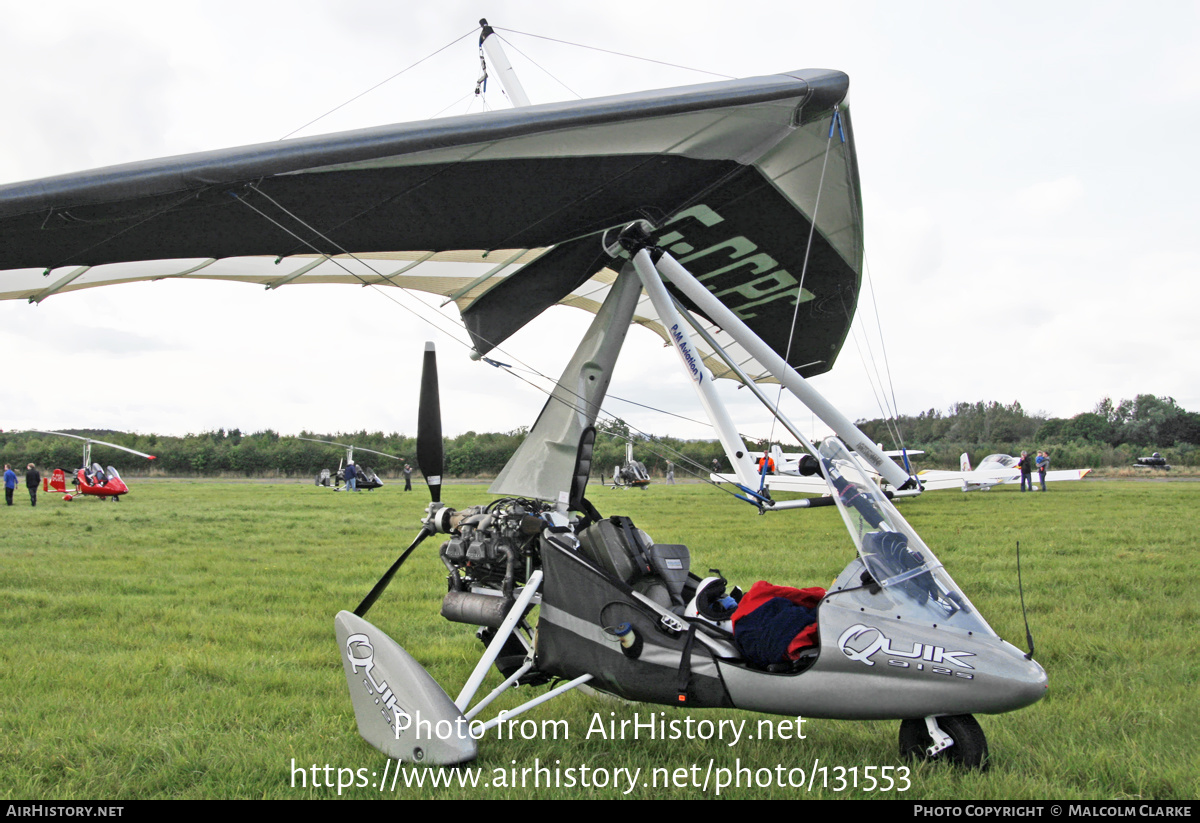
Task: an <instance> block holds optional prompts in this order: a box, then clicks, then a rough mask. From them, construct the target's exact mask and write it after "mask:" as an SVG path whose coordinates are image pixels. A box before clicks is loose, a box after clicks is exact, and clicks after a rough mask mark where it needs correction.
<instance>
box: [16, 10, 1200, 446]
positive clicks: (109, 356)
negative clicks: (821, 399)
mask: <svg viewBox="0 0 1200 823" xmlns="http://www.w3.org/2000/svg"><path fill="white" fill-rule="evenodd" d="M414 8H416V9H417V10H415V11H414ZM0 11H3V19H4V26H3V28H2V30H0V61H3V63H4V65H3V71H2V72H0V78H2V79H0V89H2V90H3V91H2V99H3V104H4V124H5V128H4V129H3V138H2V139H0V182H14V181H18V180H26V179H31V178H36V177H41V176H45V175H52V174H60V173H65V172H71V171H77V170H81V169H87V168H93V167H98V166H104V165H111V164H115V163H121V162H127V161H134V160H140V159H147V158H151V157H159V156H166V155H172V154H181V153H186V152H193V151H203V150H208V149H216V148H222V147H227V146H237V145H245V144H250V143H259V142H265V141H270V140H275V139H279V138H281V137H283V136H285V135H288V134H290V133H292V132H293V131H294V130H296V129H297V128H299V127H301V126H303V125H304V124H306V123H308V122H309V121H310V120H312V119H313V118H316V117H318V116H320V115H321V114H323V113H324V112H327V111H329V110H330V109H332V108H334V107H335V106H337V105H338V104H340V103H343V102H344V101H347V100H349V99H351V98H353V97H355V96H356V95H359V94H360V93H362V92H364V91H366V90H367V89H370V88H371V87H373V86H375V85H376V84H379V83H380V82H382V81H384V80H387V78H389V77H392V76H393V75H395V74H397V73H398V72H400V71H401V70H402V69H405V68H406V67H408V66H410V65H411V64H413V63H414V62H416V61H418V60H420V59H421V58H424V57H426V56H428V55H430V54H432V53H433V52H435V51H437V50H438V49H441V48H442V47H444V46H449V47H448V48H446V49H445V50H443V51H441V52H440V53H439V54H437V55H436V56H434V57H432V58H430V59H429V60H427V61H425V62H424V63H421V64H420V65H419V66H418V67H416V68H414V69H412V70H411V71H408V72H406V73H404V74H402V75H401V76H399V77H397V78H395V79H392V80H390V81H388V82H387V83H385V84H384V85H382V86H381V87H380V88H378V89H376V90H374V91H372V92H370V93H368V94H366V95H364V96H363V97H361V98H359V99H358V100H355V101H354V102H352V103H350V104H349V105H347V106H345V107H344V108H343V109H341V110H339V111H338V112H336V113H335V114H333V115H330V116H328V117H325V118H323V119H322V120H320V121H319V122H318V123H317V124H315V125H313V126H310V127H307V128H305V129H303V130H302V131H300V132H298V133H299V134H303V135H311V134H318V133H322V132H332V131H338V130H342V129H349V128H359V127H364V126H373V125H379V124H383V123H389V122H404V121H410V120H421V119H425V118H428V117H431V116H435V115H438V114H460V113H465V112H467V111H472V110H473V111H477V110H479V103H478V102H476V101H475V99H474V87H475V79H476V77H477V75H478V74H479V61H478V56H477V47H476V43H477V37H478V35H477V33H474V34H471V32H472V31H473V30H474V29H476V27H477V23H478V20H479V18H480V17H487V18H488V19H489V20H490V22H491V23H492V24H493V25H494V26H496V27H497V28H499V29H507V30H515V32H528V33H533V34H538V35H541V36H543V37H545V38H554V39H558V40H565V41H570V42H573V43H582V44H586V45H591V46H595V47H598V48H603V49H607V50H609V51H612V52H620V53H622V54H631V55H637V56H640V57H646V58H652V59H654V60H658V61H662V63H668V64H675V65H678V66H686V67H692V68H696V69H704V70H706V71H708V72H712V73H714V74H715V75H728V76H737V77H746V76H753V75H761V74H772V73H777V72H782V71H789V70H793V69H800V68H811V67H819V68H834V69H840V70H843V71H845V72H847V73H848V74H849V75H850V78H851V93H850V106H851V110H852V112H853V117H854V126H855V135H856V138H857V143H858V157H859V164H860V169H861V174H862V187H863V199H864V213H865V221H866V255H867V267H868V275H869V278H870V283H871V285H872V286H873V288H874V296H873V297H872V296H871V293H870V292H869V291H868V292H864V298H863V300H862V301H861V302H860V307H859V312H860V315H867V316H868V317H869V320H870V323H869V328H870V329H871V331H870V332H869V333H870V334H871V335H872V337H873V343H872V345H871V350H872V351H873V353H874V355H875V357H876V359H877V361H878V365H871V366H869V368H870V369H872V370H876V369H878V370H879V371H883V368H884V367H883V364H882V361H880V360H878V359H879V358H880V356H881V350H880V345H879V343H878V330H877V329H876V323H875V314H876V311H878V315H879V319H880V323H881V326H882V335H883V340H884V343H885V345H886V352H887V357H888V365H889V369H890V376H891V380H892V383H893V385H894V389H893V388H888V389H886V391H888V392H889V393H890V392H891V391H893V390H894V393H895V398H896V402H897V404H898V406H899V409H900V411H901V412H904V413H916V412H917V411H920V410H924V409H930V408H936V409H941V410H943V411H944V410H946V409H947V408H948V407H949V406H950V404H952V403H953V402H955V401H958V400H966V401H975V400H997V401H1000V402H1004V403H1011V402H1013V401H1019V402H1020V403H1021V404H1022V406H1024V407H1025V408H1026V409H1027V410H1029V411H1032V412H1045V413H1047V414H1049V415H1051V416H1064V417H1069V416H1072V415H1075V414H1078V413H1080V412H1083V411H1089V410H1091V409H1092V408H1093V407H1094V406H1095V404H1096V403H1097V402H1098V401H1099V400H1100V399H1101V398H1102V397H1104V396H1105V395H1110V396H1112V397H1114V398H1122V397H1133V396H1134V395H1136V394H1139V393H1151V394H1157V395H1170V396H1173V397H1175V399H1176V400H1177V401H1179V403H1180V404H1182V405H1183V406H1184V407H1186V408H1188V409H1191V410H1200V357H1198V356H1197V350H1198V349H1200V331H1198V328H1200V323H1198V322H1197V320H1198V315H1200V311H1198V308H1197V302H1198V301H1197V297H1198V295H1200V284H1198V283H1197V280H1196V274H1197V271H1198V270H1200V252H1198V251H1197V243H1196V241H1195V239H1194V233H1195V231H1196V228H1195V227H1196V225H1197V224H1198V223H1200V219H1198V218H1200V208H1198V207H1197V205H1196V198H1197V192H1200V164H1198V163H1197V162H1196V159H1195V151H1196V149H1195V143H1196V136H1195V135H1196V131H1197V130H1196V126H1197V125H1198V124H1200V106H1198V100H1200V50H1197V49H1196V44H1197V43H1200V26H1198V18H1200V5H1197V4H1195V3H1192V2H1177V3H1173V2H1160V3H1155V4H1152V5H1147V4H1134V3H1127V2H1115V3H1105V2H1095V1H1093V2H1055V3H1045V2H1036V3H1035V2H1007V3H1003V4H999V3H994V4H985V3H961V2H938V3H929V2H910V3H895V2H879V3H870V2H844V3H809V2H798V1H797V0H790V1H789V2H778V3H777V2H755V1H754V0H743V2H739V3H736V4H734V3H729V2H697V0H689V2H654V3H621V2H618V3H608V4H603V5H602V6H597V5H595V4H587V5H586V6H585V4H576V3H549V2H504V1H503V0H491V2H459V1H458V0H445V1H444V2H440V3H436V4H434V3H416V2H407V3H401V2H367V1H366V0H363V1H362V2H338V3H333V2H297V0H289V1H288V2H255V0H242V2H237V3H233V2H219V1H218V2H214V0H205V2H172V3H162V2H156V3H148V2H147V3H143V2H116V3H110V4H97V3H92V2H61V1H60V2H56V3H50V4H33V3H28V2H9V0H0ZM501 33H502V35H503V37H504V39H505V43H506V47H507V49H508V53H509V56H510V58H511V59H512V60H513V63H514V64H515V66H516V68H517V71H518V73H519V74H520V76H521V79H522V81H523V82H524V84H525V85H526V88H527V90H528V92H529V95H530V97H531V98H532V99H533V101H534V102H550V101H553V100H564V99H573V98H574V97H575V96H576V95H578V96H581V97H592V96H597V95H603V94H612V93H620V92H627V91H635V90H639V89H645V88H659V87H667V86H675V85H684V84H688V83H694V82H706V81H708V80H713V79H719V78H718V77H715V76H714V74H702V73H698V72H693V71H685V70H683V69H680V68H674V67H671V66H667V65H662V64H661V63H647V62H640V61H635V60H631V59H627V58H623V57H619V56H614V55H612V54H605V53H601V52H598V51H585V50H582V49H578V48H569V47H566V46H563V45H560V44H558V43H555V42H552V40H549V39H547V40H539V39H535V38H531V37H528V36H524V35H522V34H518V33H514V32H513V31H502V32H501ZM464 35H469V36H465V37H464ZM451 44H452V45H451ZM530 60H532V61H536V65H535V64H534V63H533V62H530ZM551 76H553V78H557V80H556V79H552V77H551ZM558 81H561V83H560V82H558ZM488 98H489V101H490V103H489V104H490V105H491V106H492V107H495V108H498V107H501V106H505V105H507V104H506V103H505V101H504V99H503V97H502V96H501V95H500V92H499V84H498V83H497V82H495V80H494V79H493V82H492V83H491V84H489V95H488ZM410 305H416V304H410ZM425 312H428V310H426V309H422V308H417V309H415V313H414V312H411V311H409V310H406V309H404V308H401V307H400V306H398V305H397V304H396V303H395V302H393V301H391V300H388V299H386V298H385V297H381V296H380V295H379V294H378V293H376V292H374V291H372V290H367V289H360V288H355V287H348V286H297V287H290V288H284V289H280V290H278V291H274V292H269V293H268V292H265V291H264V290H263V289H262V288H260V287H257V286H251V285H244V284H212V283H208V284H206V283H196V282H193V283H178V282H160V283H152V284H139V285H126V286H113V287H109V288H102V289H94V290H88V291H80V292H74V293H70V294H63V295H58V296H55V297H52V298H50V299H49V300H46V301H45V302H44V303H42V304H41V305H38V306H33V305H30V304H27V303H25V302H23V301H6V302H3V303H0V352H2V353H3V354H2V356H3V367H2V370H0V375H2V377H0V410H2V412H0V428H3V429H6V430H7V429H14V428H64V427H92V428H113V429H121V430H130V431H140V432H155V433H160V434H185V433H188V432H200V431H205V430H209V429H216V428H220V427H226V428H231V427H238V428H241V429H242V430H244V431H257V430H261V429H265V428H272V429H275V430H277V431H280V432H283V433H298V432H299V431H300V430H302V429H307V430H309V431H317V432H335V431H342V432H352V431H357V430H362V429H365V430H368V431H378V430H382V431H386V432H392V431H398V432H403V433H408V434H412V433H413V432H414V430H415V419H416V397H415V391H416V381H417V377H416V375H417V371H418V370H419V360H420V352H421V348H422V345H423V341H424V340H426V339H433V340H436V341H438V343H439V351H440V353H441V361H440V363H441V371H442V378H443V402H442V408H443V410H444V413H445V416H446V423H445V428H446V432H447V433H448V434H456V433H459V432H462V431H466V430H468V429H474V430H477V431H506V430H509V429H513V428H515V427H517V426H521V425H528V424H530V423H532V421H533V418H534V416H535V415H536V413H537V411H538V410H539V409H540V408H541V405H542V403H543V402H544V396H543V395H541V394H539V393H537V392H535V391H533V390H531V389H529V388H528V387H526V386H525V384H523V383H521V382H519V381H517V380H515V379H512V378H511V377H509V376H506V375H502V374H500V373H498V372H497V371H496V370H494V369H492V368H490V367H488V366H486V365H482V364H478V363H474V362H471V361H470V360H468V359H467V357H466V353H465V349H464V348H463V347H461V346H460V345H458V344H456V343H454V342H453V341H452V340H451V339H450V338H449V337H447V336H446V335H445V334H444V333H442V332H439V331H437V330H435V329H433V328H432V327H430V326H428V325H427V324H426V323H425V322H423V321H422V320H421V319H420V317H419V315H420V314H422V313H425ZM550 315H552V316H549V317H547V318H545V319H543V320H541V321H539V322H538V323H535V324H534V325H533V326H531V327H529V328H527V329H526V330H524V331H523V332H521V334H520V335H519V336H518V338H514V340H513V341H511V342H510V346H509V347H510V348H511V349H512V350H513V352H514V353H515V354H517V355H519V356H520V357H521V359H522V360H524V361H525V362H528V363H531V364H533V365H536V366H537V367H538V368H539V369H541V370H542V371H544V372H546V373H549V374H553V375H555V376H557V374H558V370H559V369H560V368H561V366H562V364H563V362H564V361H565V359H566V357H567V355H569V352H570V350H571V349H572V348H573V347H574V343H575V341H576V338H577V337H578V335H579V333H580V330H581V328H582V326H581V325H580V324H581V321H582V320H586V318H587V316H586V315H583V314H582V313H579V312H577V311H575V310H571V309H555V310H553V311H552V312H550ZM723 382H724V381H723ZM814 384H815V385H816V386H817V388H818V389H819V390H820V391H822V392H823V393H824V394H825V395H826V397H828V398H829V399H830V400H832V401H833V402H834V403H835V404H837V405H838V406H840V407H841V409H842V410H843V412H844V413H846V414H847V415H848V416H849V417H851V418H860V417H877V416H880V414H881V412H880V407H879V405H878V403H877V401H876V399H875V397H876V394H875V392H874V391H873V390H872V388H871V386H870V385H869V384H868V382H867V379H866V368H865V367H864V362H863V358H862V357H860V353H859V349H858V347H856V345H855V344H854V343H853V342H850V343H848V344H847V346H846V348H845V349H844V350H843V352H842V355H841V358H840V359H839V361H838V364H837V366H836V367H835V368H834V370H833V372H832V373H831V374H829V375H826V376H823V377H821V378H817V379H816V380H815V381H814ZM612 394H614V395H616V396H618V397H621V398H629V399H634V400H637V401H639V402H642V403H646V404H648V405H652V406H655V407H658V408H662V409H666V410H669V411H671V412H673V413H676V414H682V415H685V416H687V417H690V418H695V419H700V417H701V413H700V412H699V408H698V405H697V403H696V402H695V400H694V398H693V396H692V395H691V393H690V389H689V388H688V384H687V382H686V380H685V378H684V377H683V375H682V372H681V370H680V369H679V368H678V365H677V361H676V358H675V355H674V354H673V353H672V352H671V351H670V350H668V349H664V348H663V347H662V346H661V344H660V342H659V341H658V339H657V338H655V337H652V336H650V335H649V334H648V333H646V332H644V331H643V330H641V329H635V330H634V331H633V332H632V334H631V338H630V343H628V344H627V346H626V354H625V355H624V356H623V358H622V361H621V364H620V366H619V368H618V375H617V379H616V380H615V382H614V385H613V388H612ZM740 394H744V392H742V393H739V395H738V396H739V397H740ZM793 408H794V407H793ZM607 410H608V411H609V412H610V413H611V414H614V415H619V416H622V417H624V418H626V419H628V420H630V421H631V422H633V423H634V425H635V426H636V427H638V428H640V429H642V430H645V431H649V432H653V433H655V434H675V435H679V436H687V437H707V436H711V434H710V430H707V429H705V427H703V426H700V425H697V424H694V423H690V422H686V421H683V420H680V419H679V418H676V417H670V416H664V415H661V414H651V413H649V412H645V411H644V410H640V409H638V408H637V407H634V406H630V405H628V404H626V403H623V402H621V401H619V400H613V401H612V402H611V403H609V404H608V405H607ZM737 416H738V418H739V421H738V422H739V425H740V427H741V428H742V430H743V431H745V432H746V433H748V434H765V433H766V432H767V431H768V429H769V424H768V423H767V421H766V418H765V415H764V414H762V413H760V412H756V411H754V410H753V408H752V407H751V406H749V405H745V404H740V403H739V404H738V407H737ZM743 421H744V422H743ZM797 422H798V423H800V425H801V426H802V427H803V428H811V427H812V425H813V424H812V421H811V419H810V418H809V416H808V415H807V414H803V413H797ZM823 431H824V430H823V427H820V426H817V427H816V432H815V433H817V434H821V433H823Z"/></svg>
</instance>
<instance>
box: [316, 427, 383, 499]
mask: <svg viewBox="0 0 1200 823" xmlns="http://www.w3.org/2000/svg"><path fill="white" fill-rule="evenodd" d="M296 439H297V440H305V441H307V442H309V443H324V444H325V445H327V446H337V447H339V448H342V449H345V450H346V457H345V458H344V459H342V460H339V461H338V467H337V470H336V471H330V470H329V469H321V471H320V472H319V473H318V474H317V479H316V485H318V486H325V487H327V488H328V487H329V486H330V485H332V486H333V488H334V489H335V490H337V491H340V490H341V489H340V486H341V484H342V483H344V482H346V467H347V466H354V469H355V471H356V472H358V479H357V480H356V481H355V482H356V484H357V486H358V488H360V489H366V490H367V491H374V490H375V489H378V488H379V487H380V486H382V485H383V481H382V480H380V479H379V475H377V474H376V473H375V472H373V471H371V470H370V469H368V468H367V467H366V466H361V465H358V464H356V463H355V462H354V446H352V445H349V444H346V443H334V442H333V441H332V440H315V439H313V438H311V437H297V438H296ZM358 450H359V451H360V452H366V453H367V454H375V455H378V456H380V457H387V458H390V459H391V460H403V459H404V458H402V457H396V455H394V454H386V453H385V452H377V451H373V450H371V449H364V448H361V447H359V449H358Z"/></svg>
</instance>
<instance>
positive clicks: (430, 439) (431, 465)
mask: <svg viewBox="0 0 1200 823" xmlns="http://www.w3.org/2000/svg"><path fill="white" fill-rule="evenodd" d="M444 462H445V455H444V453H443V450H442V407H441V400H440V398H439V396H438V377H437V352H436V351H434V347H433V343H432V342H426V343H425V362H424V363H423V364H422V367H421V399H420V401H419V405H418V407H417V467H418V468H420V470H421V474H423V475H424V476H425V482H426V483H427V484H428V485H429V495H430V498H431V500H430V503H429V517H428V518H426V520H425V523H424V524H423V525H422V526H421V531H420V532H418V533H417V539H416V540H414V541H413V542H412V545H410V546H409V547H408V548H407V549H405V550H404V553H403V554H401V555H400V556H399V557H398V558H396V562H395V563H393V564H392V566H391V568H389V569H388V570H387V572H385V573H384V575H383V577H381V578H379V582H378V583H376V584H375V588H373V589H371V591H370V593H369V594H368V595H367V596H366V597H364V598H363V601H362V602H361V603H359V604H358V608H357V609H355V610H354V613H355V614H356V615H358V616H359V617H363V616H365V615H366V613H367V610H368V609H370V608H371V606H373V605H374V604H375V601H376V600H378V599H379V595H381V594H383V591H384V589H386V588H387V587H388V584H389V583H391V582H392V578H393V577H395V575H396V572H398V571H399V570H400V567H401V566H403V565H404V561H405V560H407V559H408V556H409V555H410V554H412V553H413V550H414V549H416V548H417V546H419V545H421V542H422V541H423V540H424V539H425V538H426V537H429V536H430V535H431V534H436V533H437V529H436V528H435V526H434V525H433V523H434V519H435V517H436V515H437V512H438V510H440V509H441V508H442V464H443V463H444Z"/></svg>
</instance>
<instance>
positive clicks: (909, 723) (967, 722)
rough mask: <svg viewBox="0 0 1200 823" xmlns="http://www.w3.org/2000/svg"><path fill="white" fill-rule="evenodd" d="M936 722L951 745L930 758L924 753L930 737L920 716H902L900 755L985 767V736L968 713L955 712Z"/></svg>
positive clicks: (986, 747) (986, 757) (986, 751)
mask: <svg viewBox="0 0 1200 823" xmlns="http://www.w3.org/2000/svg"><path fill="white" fill-rule="evenodd" d="M937 724H938V726H940V727H941V729H942V731H943V732H945V733H946V734H948V735H949V736H950V738H951V739H952V740H953V741H954V745H953V746H951V747H950V748H948V749H945V750H943V751H941V752H939V753H938V754H937V755H935V756H934V757H932V758H930V757H929V756H928V755H926V754H925V752H926V751H928V749H929V747H930V746H932V745H933V739H932V738H931V737H930V736H929V731H928V729H926V728H925V720H924V718H920V719H917V720H905V721H903V722H902V723H901V724H900V756H901V757H906V758H909V759H912V760H934V761H938V762H947V763H953V764H954V765H956V766H961V767H962V768H965V769H979V770H980V771H986V770H987V768H988V766H989V765H990V764H989V758H988V745H987V738H986V737H985V736H984V734H983V729H982V728H981V727H980V725H979V722H978V721H977V720H976V719H975V718H974V717H972V716H971V715H969V714H955V715H948V716H946V717H939V718H938V719H937Z"/></svg>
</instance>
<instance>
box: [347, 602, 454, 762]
mask: <svg viewBox="0 0 1200 823" xmlns="http://www.w3.org/2000/svg"><path fill="white" fill-rule="evenodd" d="M334 625H335V627H336V628H337V640H338V649H339V651H340V653H341V657H342V668H343V669H344V670H345V672H346V682H347V684H349V686H350V700H351V702H353V704H354V717H355V719H356V720H357V721H358V731H359V733H360V734H361V735H362V736H363V739H364V740H366V741H367V742H368V743H370V744H371V745H372V746H374V747H375V748H377V749H379V751H381V752H383V753H384V754H386V755H387V756H388V757H394V758H396V759H397V760H400V761H402V762H405V763H426V764H430V765H438V766H449V765H453V764H455V763H465V762H467V761H469V760H474V759H475V755H476V753H477V752H478V746H477V744H476V742H475V740H474V738H472V737H471V734H470V729H469V726H468V723H467V720H466V718H465V717H464V716H463V713H462V712H461V711H459V709H458V707H457V706H456V705H454V701H453V700H451V699H450V697H449V695H447V694H446V692H445V691H444V690H443V689H442V687H441V686H439V685H438V684H437V681H436V680H434V679H433V677H431V676H430V674H429V672H427V671H425V669H424V668H423V667H422V666H421V664H420V663H418V662H417V661H416V660H414V659H413V658H412V656H411V655H410V654H409V653H408V652H406V651H404V649H402V648H401V647H400V646H399V645H398V644H397V643H396V641H394V640H392V639H391V638H390V637H388V636H387V635H386V634H384V633H383V632H382V631H381V630H380V629H378V628H376V627H375V626H373V625H371V624H370V623H368V622H367V621H366V620H363V619H362V618H361V617H358V616H357V615H355V614H353V613H351V612H347V611H343V612H339V613H338V615H337V617H336V618H334Z"/></svg>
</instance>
